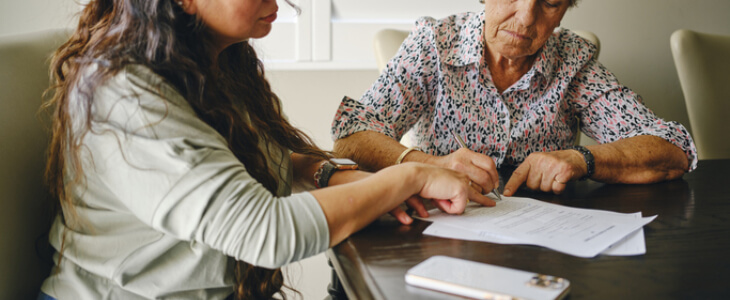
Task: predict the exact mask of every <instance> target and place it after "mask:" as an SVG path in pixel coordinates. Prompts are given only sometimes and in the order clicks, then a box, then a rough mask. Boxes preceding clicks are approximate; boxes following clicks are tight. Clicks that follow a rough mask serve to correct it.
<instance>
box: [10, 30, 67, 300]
mask: <svg viewBox="0 0 730 300" xmlns="http://www.w3.org/2000/svg"><path fill="white" fill-rule="evenodd" d="M65 37H67V35H66V34H65V31H47V32H40V33H34V34H26V35H22V36H10V37H8V36H5V37H0V191H2V200H1V201H2V202H1V203H2V206H1V207H0V299H35V297H36V296H37V295H38V291H39V287H40V284H41V282H42V280H43V279H44V278H45V277H46V276H47V275H48V272H49V270H50V266H51V261H50V257H44V258H41V255H39V254H38V253H39V252H44V248H45V250H47V248H46V247H44V245H47V240H48V238H47V237H46V236H44V234H45V233H46V232H47V231H48V226H49V224H50V219H51V216H50V215H49V213H48V209H47V207H48V206H47V201H49V197H48V193H47V190H46V189H45V188H44V186H43V182H42V179H43V168H44V165H45V157H44V152H45V149H46V145H47V143H48V138H47V134H46V131H45V130H44V129H43V128H44V127H43V126H42V125H41V121H40V118H39V117H38V109H39V108H40V105H41V102H42V99H41V97H42V93H43V91H44V90H45V89H46V88H47V87H48V84H49V76H48V74H49V72H48V58H49V55H50V54H51V52H52V51H53V50H54V49H55V48H56V47H58V46H59V45H60V43H61V42H62V41H63V39H64V38H65ZM37 248H40V249H37ZM46 254H47V253H46Z"/></svg>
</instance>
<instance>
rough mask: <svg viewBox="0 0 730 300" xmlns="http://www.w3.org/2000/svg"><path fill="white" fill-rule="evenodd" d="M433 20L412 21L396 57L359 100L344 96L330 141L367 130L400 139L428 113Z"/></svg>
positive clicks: (435, 56)
mask: <svg viewBox="0 0 730 300" xmlns="http://www.w3.org/2000/svg"><path fill="white" fill-rule="evenodd" d="M432 23H433V19H430V18H422V19H420V20H418V21H417V22H416V28H415V29H414V30H413V31H411V33H410V34H409V35H408V38H406V40H405V41H404V42H403V44H402V45H401V47H400V49H399V50H398V52H397V54H396V55H395V56H394V57H393V58H392V59H391V60H390V61H389V62H388V64H387V67H386V69H385V70H384V71H383V73H382V74H380V77H379V78H378V79H377V81H375V83H373V85H372V86H371V87H370V89H369V90H368V91H366V92H365V94H364V95H363V96H362V98H361V99H360V100H354V99H351V98H349V97H344V99H342V102H341V103H340V106H339V108H338V110H337V113H336V114H335V118H334V121H333V123H332V132H331V133H332V137H333V139H334V140H337V139H341V138H344V137H347V136H349V135H351V134H353V133H356V132H360V131H365V130H370V131H376V132H380V133H383V134H385V135H387V136H389V137H391V138H393V139H396V140H400V138H401V137H402V136H403V135H404V134H405V132H406V131H407V130H408V129H410V128H411V127H412V126H413V125H414V124H415V123H416V121H418V119H419V118H420V117H421V115H423V114H424V113H427V112H428V111H429V107H431V105H430V104H429V102H430V100H431V99H432V98H433V97H431V95H430V93H429V90H430V88H429V84H430V80H431V79H432V78H434V76H433V75H432V74H431V69H435V68H433V66H434V65H435V62H436V61H437V54H436V49H435V42H434V31H433V26H432Z"/></svg>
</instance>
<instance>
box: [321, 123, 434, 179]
mask: <svg viewBox="0 0 730 300" xmlns="http://www.w3.org/2000/svg"><path fill="white" fill-rule="evenodd" d="M404 150H406V147H405V146H403V144H401V143H399V142H398V141H396V140H394V139H392V138H390V137H389V136H387V135H385V134H382V133H380V132H375V131H360V132H357V133H353V134H352V135H350V136H348V137H346V138H343V139H339V140H337V141H335V145H334V152H335V153H336V155H338V156H342V157H349V158H351V159H353V160H355V161H357V162H358V164H360V168H361V169H363V170H368V171H378V170H381V169H383V168H387V167H389V166H392V165H394V164H395V161H396V160H397V159H398V156H400V154H401V153H403V151H404ZM430 158H431V156H430V155H428V154H426V153H423V152H420V151H411V152H410V153H408V155H407V156H406V158H405V159H404V160H403V161H404V162H405V161H416V162H424V163H428V160H429V159H430Z"/></svg>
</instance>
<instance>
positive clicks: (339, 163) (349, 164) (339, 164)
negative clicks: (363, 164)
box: [330, 158, 357, 170]
mask: <svg viewBox="0 0 730 300" xmlns="http://www.w3.org/2000/svg"><path fill="white" fill-rule="evenodd" d="M330 162H332V163H333V164H334V165H335V167H336V168H337V169H340V170H344V169H357V163H356V162H354V161H352V160H350V159H347V158H332V159H330Z"/></svg>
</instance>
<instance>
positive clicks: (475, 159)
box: [430, 148, 499, 193]
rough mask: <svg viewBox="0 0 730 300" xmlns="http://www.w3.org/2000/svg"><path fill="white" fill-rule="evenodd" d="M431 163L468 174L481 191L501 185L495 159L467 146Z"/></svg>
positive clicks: (486, 191)
mask: <svg viewBox="0 0 730 300" xmlns="http://www.w3.org/2000/svg"><path fill="white" fill-rule="evenodd" d="M430 163H431V164H433V165H437V166H440V167H443V168H447V169H451V170H454V171H458V172H461V173H463V174H466V175H467V176H468V177H469V179H470V180H471V181H472V182H473V186H474V188H475V189H477V191H479V192H482V193H488V192H489V191H491V190H493V189H495V188H496V187H498V186H499V174H498V173H497V165H496V164H495V163H494V160H493V159H492V158H491V157H489V156H487V155H484V154H481V153H476V152H474V151H471V150H469V149H467V148H461V149H459V150H457V151H455V152H453V153H451V154H449V155H446V156H439V157H435V158H434V159H433V161H432V162H430Z"/></svg>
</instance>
